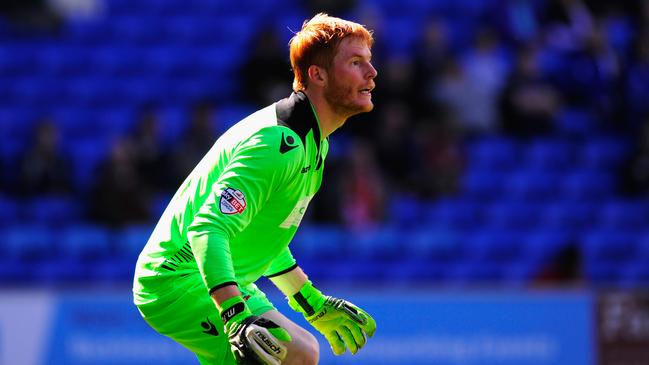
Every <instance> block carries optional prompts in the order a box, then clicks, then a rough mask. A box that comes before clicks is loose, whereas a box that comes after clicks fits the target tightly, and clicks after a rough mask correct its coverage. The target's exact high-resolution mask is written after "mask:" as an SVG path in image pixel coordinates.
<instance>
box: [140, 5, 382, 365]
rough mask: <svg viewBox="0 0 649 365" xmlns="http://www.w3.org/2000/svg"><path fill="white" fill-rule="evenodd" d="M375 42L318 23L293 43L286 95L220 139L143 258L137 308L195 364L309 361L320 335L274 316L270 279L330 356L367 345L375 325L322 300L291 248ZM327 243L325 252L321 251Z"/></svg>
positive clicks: (317, 19) (370, 83) (362, 96)
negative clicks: (262, 282)
mask: <svg viewBox="0 0 649 365" xmlns="http://www.w3.org/2000/svg"><path fill="white" fill-rule="evenodd" d="M372 43H373V38H372V35H371V33H370V32H369V31H368V30H367V29H365V28H364V27H363V26H361V25H359V24H356V23H353V22H350V21H346V20H342V19H339V18H334V17H330V16H328V15H326V14H318V15H316V16H314V17H313V18H312V19H310V20H308V21H306V22H305V23H304V25H303V26H302V29H301V30H300V31H299V32H297V33H296V34H295V35H294V36H293V38H292V39H291V41H290V59H291V66H292V68H293V72H294V76H295V79H294V82H293V91H294V92H293V93H292V94H291V95H290V96H289V97H287V98H286V99H282V100H280V101H278V102H276V103H274V104H272V105H270V106H268V107H266V108H263V109H261V110H259V111H257V112H255V113H253V114H252V115H250V116H249V117H247V118H245V119H244V120H242V121H241V122H239V123H238V124H236V125H235V126H233V127H232V128H231V129H229V130H228V131H227V132H225V133H224V134H223V135H222V136H221V137H220V138H219V139H218V140H217V141H216V143H215V144H214V146H213V147H212V148H211V149H210V151H209V152H208V153H207V154H206V155H205V157H204V158H203V159H202V160H201V161H200V162H199V164H198V165H197V166H196V168H195V169H194V170H193V171H192V172H191V174H190V175H189V177H188V178H187V179H186V180H185V181H184V182H183V184H182V185H181V186H180V188H179V189H178V191H177V192H176V194H175V195H174V197H173V198H172V200H171V202H170V204H169V206H168V207H167V209H166V210H165V212H164V213H163V215H162V217H161V218H160V220H159V222H158V224H157V225H156V227H155V229H154V231H153V234H152V235H151V237H150V239H149V241H148V242H147V244H146V246H145V247H144V249H143V251H142V253H141V254H140V256H139V259H138V262H137V266H136V272H135V278H134V283H133V295H134V302H135V304H136V305H137V307H138V309H139V310H140V313H141V314H142V316H143V317H144V319H145V320H146V321H147V323H149V325H150V326H151V327H153V328H154V329H155V330H156V331H158V332H159V333H161V334H163V335H166V336H168V337H170V338H172V339H173V340H175V341H176V342H178V343H180V344H182V345H183V346H185V347H187V348H188V349H189V350H191V351H192V352H193V353H194V354H196V356H197V357H198V359H199V361H200V363H201V364H234V363H239V364H301V365H304V364H316V363H317V362H318V357H319V345H318V342H317V341H316V339H315V337H314V336H313V335H311V334H310V333H309V332H307V331H306V330H304V329H303V328H301V327H299V326H298V325H296V324H295V323H294V322H292V321H291V320H289V319H288V318H286V317H285V316H284V315H282V314H281V313H279V312H278V311H277V310H276V309H275V308H274V306H273V304H272V303H270V301H269V300H268V299H267V298H266V296H265V295H264V293H263V292H262V291H261V290H259V289H258V288H257V287H256V286H255V284H254V283H255V281H257V279H259V278H260V277H261V276H266V277H268V278H270V280H271V281H272V282H273V283H274V284H275V285H276V286H277V287H278V288H279V290H281V292H282V293H284V294H285V295H286V296H287V298H288V301H289V305H290V307H291V308H293V309H294V310H296V311H298V312H300V313H302V314H303V315H304V316H305V318H306V319H307V321H308V322H309V323H310V324H311V325H312V326H313V327H314V328H315V329H316V330H318V331H319V332H320V333H322V334H323V335H324V337H325V338H326V339H327V341H328V342H329V345H330V346H331V348H332V350H333V352H334V353H335V354H337V355H340V354H343V353H344V352H346V351H347V350H349V351H350V352H351V353H356V352H357V351H358V350H359V349H360V348H361V347H363V345H364V344H365V342H366V341H367V337H368V336H370V337H371V336H372V335H373V334H374V331H375V330H376V324H375V322H374V320H373V319H372V317H371V316H370V315H369V314H367V313H366V312H364V311H363V310H361V309H360V308H358V307H356V306H355V305H354V304H352V303H349V302H347V301H344V300H341V299H336V298H333V297H329V296H325V295H323V294H322V293H321V292H320V291H319V290H318V289H316V287H314V285H313V283H312V282H311V281H310V280H309V279H308V277H307V275H306V274H305V273H304V272H303V271H302V269H301V268H300V267H299V266H298V265H297V263H296V261H295V259H294V258H293V256H292V255H291V251H290V249H289V247H288V246H289V242H290V241H291V239H292V237H293V235H294V234H295V232H296V230H297V228H298V226H299V224H300V221H301V220H302V217H303V216H304V212H305V210H306V208H307V206H308V204H309V201H310V200H311V198H312V197H313V196H314V194H315V193H316V192H317V191H318V189H319V187H320V183H321V181H322V171H323V168H324V159H325V157H326V156H327V151H328V146H329V145H328V139H327V137H328V136H329V135H330V134H331V133H332V132H333V131H334V130H336V129H337V128H338V127H340V126H342V125H343V124H344V123H345V121H346V120H347V118H349V117H350V116H352V115H355V114H359V113H363V112H369V111H370V110H372V108H373V104H372V97H371V91H372V89H373V88H374V78H375V77H376V75H377V73H376V70H375V69H374V67H373V66H372V64H371V52H370V49H371V47H372ZM323 244H326V242H324V243H323Z"/></svg>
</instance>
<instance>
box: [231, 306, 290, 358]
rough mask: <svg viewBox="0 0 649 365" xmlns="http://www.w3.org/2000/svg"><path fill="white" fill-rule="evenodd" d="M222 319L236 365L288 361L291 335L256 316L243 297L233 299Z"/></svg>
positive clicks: (271, 322) (274, 324)
mask: <svg viewBox="0 0 649 365" xmlns="http://www.w3.org/2000/svg"><path fill="white" fill-rule="evenodd" d="M222 308H223V310H222V311H221V319H222V320H223V323H224V325H225V330H226V332H227V333H228V340H229V341H230V349H231V351H232V354H234V358H235V359H236V361H237V364H245V365H259V364H263V365H266V364H268V365H279V364H281V363H282V360H284V358H286V353H287V350H286V346H284V345H283V344H282V343H281V342H280V341H284V342H290V341H291V336H290V335H289V333H288V332H287V331H286V330H285V329H283V328H281V327H280V326H278V325H277V324H276V323H275V322H273V321H270V320H267V319H265V318H261V317H258V316H255V315H253V314H252V312H250V309H248V307H247V306H246V303H245V302H244V301H243V298H241V297H233V298H230V299H228V300H227V301H225V302H224V303H223V305H222Z"/></svg>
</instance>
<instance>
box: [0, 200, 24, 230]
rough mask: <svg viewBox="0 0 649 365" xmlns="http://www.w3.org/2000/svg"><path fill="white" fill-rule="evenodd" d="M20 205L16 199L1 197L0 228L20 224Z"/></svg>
mask: <svg viewBox="0 0 649 365" xmlns="http://www.w3.org/2000/svg"><path fill="white" fill-rule="evenodd" d="M20 221H21V219H20V205H19V203H18V201H17V200H16V199H13V198H10V197H8V196H0V228H1V227H5V226H11V225H13V224H15V223H19V222H20Z"/></svg>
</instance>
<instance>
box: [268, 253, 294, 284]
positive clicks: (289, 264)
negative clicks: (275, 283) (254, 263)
mask: <svg viewBox="0 0 649 365" xmlns="http://www.w3.org/2000/svg"><path fill="white" fill-rule="evenodd" d="M296 267H297V262H296V261H295V258H293V254H292V253H291V250H290V249H289V248H288V247H286V248H285V249H284V250H283V251H282V252H281V253H280V254H279V255H277V257H276V258H275V259H274V260H273V262H271V264H270V266H269V267H268V269H267V270H266V272H265V273H264V276H265V277H267V278H272V277H274V276H278V275H282V274H284V273H286V272H289V271H291V270H293V269H294V268H296Z"/></svg>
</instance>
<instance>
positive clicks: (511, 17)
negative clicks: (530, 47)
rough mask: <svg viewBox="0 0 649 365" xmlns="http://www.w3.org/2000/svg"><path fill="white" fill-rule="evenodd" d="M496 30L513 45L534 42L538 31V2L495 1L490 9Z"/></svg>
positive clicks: (526, 0)
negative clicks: (495, 23) (496, 26)
mask: <svg viewBox="0 0 649 365" xmlns="http://www.w3.org/2000/svg"><path fill="white" fill-rule="evenodd" d="M492 11H493V13H494V19H497V22H498V28H499V29H500V30H501V32H502V34H504V35H505V36H506V37H507V39H508V40H509V41H511V42H514V43H519V44H520V43H526V42H531V41H534V39H535V38H536V37H538V33H539V30H540V24H539V14H540V7H539V2H536V1H528V0H496V2H495V4H494V6H493V7H492Z"/></svg>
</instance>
